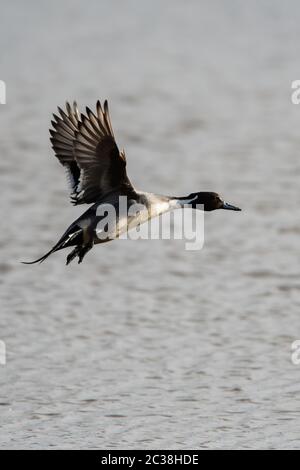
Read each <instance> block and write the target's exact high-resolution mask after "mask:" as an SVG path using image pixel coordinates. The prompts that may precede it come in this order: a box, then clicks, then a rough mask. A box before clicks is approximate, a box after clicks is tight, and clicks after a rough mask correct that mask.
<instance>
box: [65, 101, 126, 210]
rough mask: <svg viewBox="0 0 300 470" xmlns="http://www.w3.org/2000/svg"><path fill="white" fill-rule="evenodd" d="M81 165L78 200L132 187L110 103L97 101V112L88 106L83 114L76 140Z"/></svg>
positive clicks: (85, 200) (82, 201)
mask: <svg viewBox="0 0 300 470" xmlns="http://www.w3.org/2000/svg"><path fill="white" fill-rule="evenodd" d="M74 154H75V160H76V163H77V165H78V167H79V168H80V183H79V186H78V193H77V194H76V196H75V197H74V203H75V204H83V203H87V204H89V203H92V202H95V201H96V200H98V199H99V198H101V197H102V196H104V195H105V194H107V193H109V192H110V191H113V190H118V189H119V188H121V187H124V186H127V187H130V188H131V187H132V186H131V183H130V181H129V179H128V176H127V173H126V157H125V153H124V152H119V149H118V147H117V144H116V142H115V138H114V133H113V130H112V126H111V121H110V116H109V111H108V104H107V101H105V102H104V106H103V108H102V106H101V104H100V101H97V105H96V114H94V113H93V112H92V111H91V110H90V109H89V108H86V115H83V114H82V115H81V122H79V126H78V131H77V132H76V135H75V142H74Z"/></svg>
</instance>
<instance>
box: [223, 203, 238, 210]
mask: <svg viewBox="0 0 300 470" xmlns="http://www.w3.org/2000/svg"><path fill="white" fill-rule="evenodd" d="M222 209H227V210H229V211H241V210H242V209H240V208H239V207H236V206H232V205H231V204H228V202H224V203H223V206H222Z"/></svg>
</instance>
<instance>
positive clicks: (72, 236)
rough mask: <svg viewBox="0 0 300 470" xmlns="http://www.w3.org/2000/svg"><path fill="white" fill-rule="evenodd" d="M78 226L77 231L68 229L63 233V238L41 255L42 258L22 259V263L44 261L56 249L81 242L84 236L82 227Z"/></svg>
mask: <svg viewBox="0 0 300 470" xmlns="http://www.w3.org/2000/svg"><path fill="white" fill-rule="evenodd" d="M72 228H73V229H74V228H75V227H72ZM76 228H77V230H75V232H72V231H70V230H69V229H68V230H67V231H66V232H65V233H64V234H63V236H62V237H61V239H60V240H58V242H57V243H56V245H54V247H53V248H51V250H50V251H48V253H46V254H45V255H43V256H41V257H40V258H38V259H36V260H34V261H21V263H22V264H35V263H42V262H43V261H45V259H46V258H48V256H50V255H51V254H52V253H54V252H55V251H58V250H61V249H63V248H67V247H68V246H73V245H76V244H77V243H80V239H81V236H82V229H81V228H79V229H78V227H76Z"/></svg>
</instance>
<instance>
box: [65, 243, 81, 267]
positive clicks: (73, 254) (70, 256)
mask: <svg viewBox="0 0 300 470" xmlns="http://www.w3.org/2000/svg"><path fill="white" fill-rule="evenodd" d="M80 248H81V247H80V246H79V245H78V246H76V247H75V248H74V250H72V251H71V253H69V254H68V256H67V262H66V265H67V266H68V264H70V263H71V261H73V259H74V258H76V256H78V255H79V252H80Z"/></svg>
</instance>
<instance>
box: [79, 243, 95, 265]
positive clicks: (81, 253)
mask: <svg viewBox="0 0 300 470" xmlns="http://www.w3.org/2000/svg"><path fill="white" fill-rule="evenodd" d="M91 248H93V244H92V243H90V244H89V245H84V246H81V247H80V250H79V253H78V264H80V263H81V262H82V260H83V258H84V257H85V255H86V254H87V252H88V251H90V249H91Z"/></svg>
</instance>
